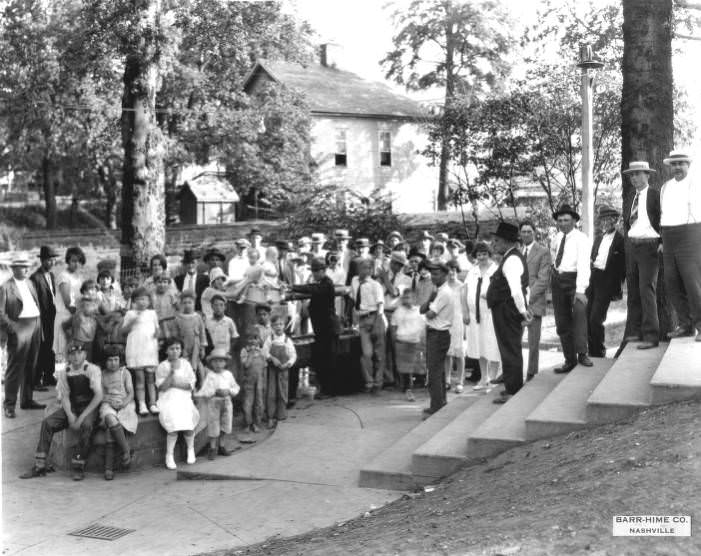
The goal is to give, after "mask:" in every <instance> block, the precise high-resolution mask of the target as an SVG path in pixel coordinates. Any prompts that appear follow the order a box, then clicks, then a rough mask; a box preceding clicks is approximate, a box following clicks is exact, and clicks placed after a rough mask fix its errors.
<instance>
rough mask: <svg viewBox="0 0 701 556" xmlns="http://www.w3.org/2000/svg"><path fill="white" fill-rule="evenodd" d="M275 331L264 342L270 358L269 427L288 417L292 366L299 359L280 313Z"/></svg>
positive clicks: (274, 320) (275, 322) (275, 316)
mask: <svg viewBox="0 0 701 556" xmlns="http://www.w3.org/2000/svg"><path fill="white" fill-rule="evenodd" d="M271 323H272V329H273V333H272V335H271V336H269V337H268V338H267V339H266V340H265V342H264V343H263V355H264V356H265V357H266V359H267V360H268V386H267V409H268V428H269V429H272V428H274V427H275V425H276V423H277V421H283V420H285V419H287V394H288V392H287V390H288V382H289V372H290V367H292V365H294V364H295V361H296V360H297V351H296V350H295V346H294V344H293V343H292V340H291V339H290V338H288V337H287V336H286V335H285V322H284V321H283V319H282V317H281V316H280V315H274V316H273V318H272V321H271Z"/></svg>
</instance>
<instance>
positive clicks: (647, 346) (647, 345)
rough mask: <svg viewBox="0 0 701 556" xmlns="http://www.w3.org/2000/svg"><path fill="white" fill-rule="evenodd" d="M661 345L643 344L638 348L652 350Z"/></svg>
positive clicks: (654, 343) (655, 343)
mask: <svg viewBox="0 0 701 556" xmlns="http://www.w3.org/2000/svg"><path fill="white" fill-rule="evenodd" d="M659 345H660V343H659V342H643V343H642V344H640V345H639V346H638V349H652V348H656V347H657V346H659Z"/></svg>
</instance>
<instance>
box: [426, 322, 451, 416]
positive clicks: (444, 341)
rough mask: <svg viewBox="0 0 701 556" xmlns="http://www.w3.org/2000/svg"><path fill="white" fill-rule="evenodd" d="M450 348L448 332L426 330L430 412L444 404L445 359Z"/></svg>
mask: <svg viewBox="0 0 701 556" xmlns="http://www.w3.org/2000/svg"><path fill="white" fill-rule="evenodd" d="M449 347H450V331H449V330H434V329H433V328H426V366H427V367H428V392H429V395H430V396H431V407H430V409H431V411H432V412H436V411H438V410H439V409H440V408H441V407H443V406H444V405H445V404H446V403H447V402H446V396H445V357H446V354H447V353H448V348H449Z"/></svg>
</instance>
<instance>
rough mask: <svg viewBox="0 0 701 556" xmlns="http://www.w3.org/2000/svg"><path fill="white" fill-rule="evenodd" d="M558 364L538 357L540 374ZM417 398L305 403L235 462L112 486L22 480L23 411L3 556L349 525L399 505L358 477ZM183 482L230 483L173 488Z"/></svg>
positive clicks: (156, 546) (192, 548) (161, 472)
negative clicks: (92, 528) (88, 531)
mask: <svg viewBox="0 0 701 556" xmlns="http://www.w3.org/2000/svg"><path fill="white" fill-rule="evenodd" d="M560 358H561V355H559V354H553V353H548V352H542V354H541V363H542V366H543V367H548V366H552V365H554V364H556V363H558V362H559V359H560ZM463 395H476V394H473V393H472V391H471V389H469V388H468V389H466V393H465V394H463ZM35 397H36V399H38V400H40V401H41V400H46V399H51V398H52V397H53V395H52V394H49V393H45V394H37V395H36V396H35ZM417 398H418V399H417V401H416V402H414V403H409V402H406V401H405V399H404V396H403V394H402V393H400V392H398V391H389V392H383V393H381V394H380V395H378V396H371V395H356V396H344V397H338V398H333V399H329V400H324V401H320V402H319V401H316V402H309V401H307V402H305V401H301V402H300V403H299V404H298V407H297V408H296V409H294V410H292V411H291V412H290V418H289V419H288V420H287V421H286V422H284V423H281V424H280V426H279V427H278V429H277V430H276V431H275V433H274V434H273V435H272V436H271V437H269V438H268V439H267V440H265V441H264V442H262V443H261V444H259V445H255V446H253V447H252V448H251V449H247V450H244V451H241V452H239V453H236V454H234V455H233V456H231V457H228V458H218V459H217V460H215V461H214V462H209V461H207V460H206V459H205V458H199V459H198V463H197V464H196V465H194V466H187V465H182V464H181V465H179V466H178V472H171V471H166V470H165V468H164V467H157V468H150V469H142V470H139V471H133V472H130V473H127V474H122V473H119V474H117V476H116V478H115V480H114V481H112V482H106V481H104V479H103V478H102V476H101V474H97V473H89V474H87V476H86V478H85V480H84V481H83V482H79V483H76V482H73V481H72V480H71V479H70V476H69V475H68V474H67V473H65V472H62V471H57V472H55V473H50V474H49V475H48V476H47V477H43V478H37V479H31V480H21V479H19V478H18V475H19V474H20V473H21V472H23V471H25V470H26V469H28V468H29V467H30V466H31V464H32V455H33V452H34V448H35V445H36V440H37V434H38V429H39V423H40V422H41V419H42V412H41V411H22V410H19V409H18V411H17V419H15V420H9V419H4V418H3V420H2V427H3V430H2V473H3V475H2V489H3V494H2V502H3V506H2V526H3V555H5V554H7V555H9V554H21V555H23V556H30V555H37V556H45V555H47V554H51V555H52V556H54V555H55V556H62V555H77V554H90V555H91V556H92V555H113V554H114V555H119V556H122V555H123V554H125V553H128V554H132V555H141V554H143V555H150V554H168V555H179V554H183V555H187V554H198V553H202V552H208V551H213V550H217V549H223V548H232V547H236V546H244V545H248V544H252V543H258V542H261V541H263V540H265V539H267V538H269V537H271V536H277V535H280V536H291V535H296V534H299V533H302V532H306V531H309V530H311V529H315V528H319V527H326V526H329V525H332V524H333V523H336V522H339V521H345V520H348V519H350V518H353V517H355V516H357V515H359V514H362V513H364V512H365V511H367V510H369V509H370V508H371V507H373V506H374V507H377V506H381V505H383V504H386V503H388V502H390V501H392V500H394V499H396V498H398V497H399V496H401V493H398V492H395V491H384V490H373V489H365V488H359V487H358V486H357V482H358V473H359V470H360V468H361V467H362V465H363V464H365V463H367V462H368V461H370V460H371V459H372V458H373V457H375V456H376V455H377V454H378V453H379V452H381V451H382V450H383V449H384V448H386V447H387V446H389V445H390V444H392V443H393V442H395V441H396V440H397V439H399V438H400V437H401V436H402V435H403V434H405V433H406V432H408V431H409V430H410V429H412V428H413V427H414V426H416V425H417V424H418V423H419V422H420V420H421V409H422V408H423V407H425V406H426V405H427V396H426V394H425V392H424V391H420V392H418V393H417ZM178 473H180V475H182V476H183V477H181V478H183V479H185V477H184V476H185V475H188V476H189V477H190V478H192V475H193V474H195V473H198V474H202V476H210V477H211V476H220V478H227V479H229V480H178V478H177V476H178ZM202 476H200V477H198V479H201V478H202ZM94 523H99V524H102V525H108V526H113V527H120V528H126V529H134V532H132V533H129V534H128V535H125V536H123V537H121V538H119V539H117V540H115V541H103V540H96V539H89V538H80V537H74V536H70V535H68V533H69V532H71V531H74V530H77V529H81V528H83V527H86V526H88V525H91V524H94Z"/></svg>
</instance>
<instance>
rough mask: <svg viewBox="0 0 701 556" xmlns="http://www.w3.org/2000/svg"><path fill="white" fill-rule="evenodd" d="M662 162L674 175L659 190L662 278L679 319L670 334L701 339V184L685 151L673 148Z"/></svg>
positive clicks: (673, 336)
mask: <svg viewBox="0 0 701 556" xmlns="http://www.w3.org/2000/svg"><path fill="white" fill-rule="evenodd" d="M664 163H665V165H666V166H669V167H670V168H671V170H672V175H673V178H672V179H671V180H669V181H668V182H666V183H665V184H664V185H663V186H662V190H661V191H660V206H661V208H662V215H661V217H660V230H661V232H662V234H661V235H662V246H663V261H664V278H665V287H666V290H667V293H668V294H669V297H670V299H671V300H672V304H673V305H674V309H675V311H676V312H677V318H678V321H679V322H678V326H677V328H676V329H674V330H673V331H672V332H670V333H669V337H670V338H679V337H682V336H694V335H695V336H696V341H698V342H701V183H699V182H698V181H697V180H693V179H692V178H691V176H690V175H689V166H690V165H691V157H690V156H689V155H687V154H686V153H683V152H681V151H672V152H671V153H670V155H669V157H668V158H665V159H664Z"/></svg>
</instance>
